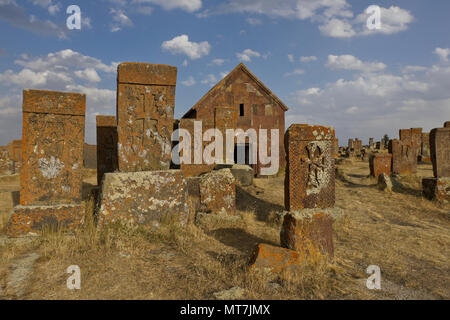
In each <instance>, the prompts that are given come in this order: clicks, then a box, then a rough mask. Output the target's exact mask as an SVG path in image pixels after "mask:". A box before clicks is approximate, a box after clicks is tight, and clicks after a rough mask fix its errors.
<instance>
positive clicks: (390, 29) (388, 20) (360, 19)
mask: <svg viewBox="0 0 450 320" xmlns="http://www.w3.org/2000/svg"><path fill="white" fill-rule="evenodd" d="M380 11H381V29H379V30H376V29H375V30H369V29H368V28H367V19H368V17H369V15H368V14H367V13H365V12H364V13H361V14H360V15H358V16H357V17H356V19H355V24H357V25H358V26H359V27H360V28H361V27H362V30H361V31H360V34H361V35H370V34H374V33H382V34H394V33H398V32H401V31H405V30H406V29H408V25H409V24H410V23H412V22H413V21H414V17H413V15H412V14H411V13H410V12H409V11H408V10H405V9H402V8H400V7H397V6H391V7H389V8H383V7H380Z"/></svg>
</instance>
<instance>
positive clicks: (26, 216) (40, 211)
mask: <svg viewBox="0 0 450 320" xmlns="http://www.w3.org/2000/svg"><path fill="white" fill-rule="evenodd" d="M84 217H85V205H84V203H80V204H60V205H51V206H17V207H15V208H14V212H13V214H12V215H11V218H10V219H9V222H8V227H7V235H8V236H9V237H11V238H18V237H21V236H27V235H35V234H37V233H38V232H40V231H42V230H43V229H44V227H47V228H55V229H56V228H61V227H62V228H66V229H68V230H74V229H76V228H77V227H79V226H80V225H82V224H83V223H84Z"/></svg>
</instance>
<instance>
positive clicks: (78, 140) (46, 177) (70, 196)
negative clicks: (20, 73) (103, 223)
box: [7, 90, 86, 237]
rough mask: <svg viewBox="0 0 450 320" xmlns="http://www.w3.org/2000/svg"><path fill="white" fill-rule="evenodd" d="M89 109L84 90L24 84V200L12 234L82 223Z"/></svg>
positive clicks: (16, 212) (17, 210)
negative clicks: (36, 87) (30, 87)
mask: <svg viewBox="0 0 450 320" xmlns="http://www.w3.org/2000/svg"><path fill="white" fill-rule="evenodd" d="M85 112H86V96H85V95H83V94H77V93H62V92H53V91H40V90H24V92H23V139H22V170H21V174H20V186H21V190H20V205H19V206H17V207H15V208H14V212H13V214H12V216H11V218H10V220H9V223H8V230H7V233H8V235H9V236H11V237H17V236H21V235H27V234H30V233H37V232H38V231H40V230H42V228H43V227H57V226H63V227H66V228H69V229H70V228H75V227H77V226H79V225H80V224H81V223H82V221H83V219H84V204H83V203H82V178H83V177H82V168H83V144H84V124H85Z"/></svg>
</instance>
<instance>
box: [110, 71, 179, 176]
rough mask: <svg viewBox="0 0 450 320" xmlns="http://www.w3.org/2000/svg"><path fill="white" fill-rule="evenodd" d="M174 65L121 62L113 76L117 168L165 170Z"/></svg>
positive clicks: (174, 72)
mask: <svg viewBox="0 0 450 320" xmlns="http://www.w3.org/2000/svg"><path fill="white" fill-rule="evenodd" d="M176 80H177V68H175V67H172V66H166V65H157V64H146V63H122V64H120V65H119V67H118V76H117V134H118V155H119V156H118V167H119V171H121V172H137V171H156V170H168V169H169V168H170V163H171V151H172V148H171V146H172V142H171V135H172V132H173V125H174V107H175V87H176Z"/></svg>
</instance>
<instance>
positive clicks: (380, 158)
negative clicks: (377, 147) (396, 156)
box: [369, 153, 392, 178]
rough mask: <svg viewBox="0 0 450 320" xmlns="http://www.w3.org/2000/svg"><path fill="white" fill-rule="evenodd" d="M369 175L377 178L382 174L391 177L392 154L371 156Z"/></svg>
mask: <svg viewBox="0 0 450 320" xmlns="http://www.w3.org/2000/svg"><path fill="white" fill-rule="evenodd" d="M369 165H370V175H371V176H372V177H375V178H378V176H379V175H380V174H382V173H385V174H387V175H391V169H392V154H389V153H377V154H372V155H371V156H370V158H369Z"/></svg>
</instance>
